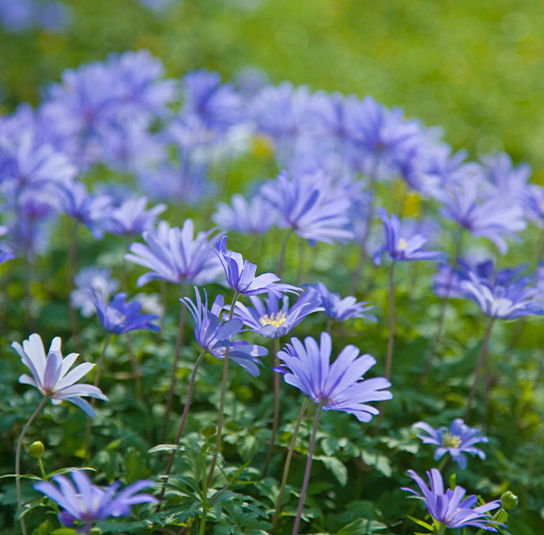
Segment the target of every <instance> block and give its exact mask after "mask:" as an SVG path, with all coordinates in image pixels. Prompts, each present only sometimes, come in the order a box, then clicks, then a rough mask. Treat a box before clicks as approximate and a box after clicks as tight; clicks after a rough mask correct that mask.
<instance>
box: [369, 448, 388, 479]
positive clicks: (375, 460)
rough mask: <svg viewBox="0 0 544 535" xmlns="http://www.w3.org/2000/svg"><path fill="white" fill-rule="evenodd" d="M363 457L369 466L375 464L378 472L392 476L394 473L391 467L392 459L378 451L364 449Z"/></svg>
mask: <svg viewBox="0 0 544 535" xmlns="http://www.w3.org/2000/svg"><path fill="white" fill-rule="evenodd" d="M361 458H362V459H363V461H364V463H365V464H367V465H368V466H374V467H375V468H376V470H378V472H381V473H382V474H383V475H384V476H385V477H391V474H392V473H393V471H392V469H391V461H390V460H389V459H388V458H387V457H386V456H385V455H381V454H380V453H378V452H369V451H366V450H363V451H362V452H361Z"/></svg>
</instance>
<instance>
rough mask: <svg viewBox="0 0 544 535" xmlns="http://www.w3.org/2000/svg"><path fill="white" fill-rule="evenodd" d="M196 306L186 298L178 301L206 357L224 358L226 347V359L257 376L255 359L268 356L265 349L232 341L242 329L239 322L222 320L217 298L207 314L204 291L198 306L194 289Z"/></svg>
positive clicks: (219, 297) (219, 296) (258, 362)
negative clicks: (186, 310)
mask: <svg viewBox="0 0 544 535" xmlns="http://www.w3.org/2000/svg"><path fill="white" fill-rule="evenodd" d="M195 295H196V304H195V303H193V302H192V301H191V300H190V299H189V298H188V297H185V298H183V299H181V301H182V302H183V303H184V304H185V306H186V307H187V308H188V309H189V312H190V313H191V315H192V316H193V318H194V320H195V338H196V341H197V342H198V345H200V347H201V348H202V349H204V350H205V351H206V352H208V353H209V354H210V355H212V356H214V357H215V358H217V359H224V358H225V354H226V350H227V348H230V349H229V358H230V360H233V361H234V362H236V363H237V364H239V365H240V366H242V368H244V369H245V370H247V371H248V372H249V373H250V374H251V375H253V376H254V377H257V376H258V375H259V368H258V367H257V364H259V365H261V366H262V363H261V361H260V360H259V359H258V358H257V357H262V356H264V355H267V354H268V351H267V350H266V348H264V347H262V346H257V345H251V344H249V343H248V342H245V341H243V340H236V341H233V340H232V338H233V337H234V336H236V335H237V334H238V333H240V332H241V330H242V326H243V323H242V320H240V319H239V318H233V319H231V320H228V321H225V318H224V317H222V314H223V306H224V299H223V296H222V295H218V296H217V297H216V298H215V301H214V302H213V305H212V308H211V310H210V311H208V295H207V294H206V291H204V296H205V302H204V304H202V299H201V298H200V293H199V292H198V289H197V288H196V287H195Z"/></svg>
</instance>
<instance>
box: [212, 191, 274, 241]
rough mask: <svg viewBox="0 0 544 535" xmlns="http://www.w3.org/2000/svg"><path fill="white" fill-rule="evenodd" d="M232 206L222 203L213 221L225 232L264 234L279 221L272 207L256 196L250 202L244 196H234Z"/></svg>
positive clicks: (218, 206) (218, 205) (219, 204)
mask: <svg viewBox="0 0 544 535" xmlns="http://www.w3.org/2000/svg"><path fill="white" fill-rule="evenodd" d="M231 204H232V206H229V205H228V204H225V203H224V202H220V203H218V204H217V212H215V214H213V216H212V219H213V221H214V222H215V223H217V225H218V226H219V227H220V228H222V229H224V230H235V231H236V232H240V233H241V234H264V233H265V232H266V231H268V229H270V227H271V226H272V225H273V224H274V223H275V222H276V220H277V219H278V214H277V213H276V212H275V211H274V210H271V209H270V205H269V204H268V203H267V202H266V201H265V200H264V199H263V198H262V197H261V196H260V195H256V196H255V197H253V198H252V199H251V200H250V201H249V202H248V201H246V199H245V198H244V197H243V196H242V195H233V196H232V199H231Z"/></svg>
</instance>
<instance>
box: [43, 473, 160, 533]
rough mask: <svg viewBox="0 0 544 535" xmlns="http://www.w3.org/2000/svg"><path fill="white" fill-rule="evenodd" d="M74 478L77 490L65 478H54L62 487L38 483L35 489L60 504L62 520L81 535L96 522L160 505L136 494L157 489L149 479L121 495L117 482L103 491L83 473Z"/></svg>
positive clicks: (44, 482) (58, 476)
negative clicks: (137, 507)
mask: <svg viewBox="0 0 544 535" xmlns="http://www.w3.org/2000/svg"><path fill="white" fill-rule="evenodd" d="M71 476H72V480H73V481H74V483H75V484H76V486H75V487H74V485H73V484H72V482H71V481H70V480H69V479H68V478H67V477H66V476H63V475H56V476H53V481H54V482H55V483H56V484H57V485H58V487H57V485H55V484H54V483H50V482H47V481H40V482H39V483H35V484H34V485H33V487H34V489H35V490H37V491H38V492H41V493H43V494H45V495H46V496H47V497H48V498H50V499H51V500H53V501H54V502H55V503H56V504H58V505H59V506H60V507H61V509H62V511H61V513H60V514H59V520H60V521H61V522H62V523H63V524H64V525H65V526H67V527H72V526H74V527H77V528H79V529H78V532H82V533H89V531H90V529H91V528H92V527H93V524H94V523H95V522H97V521H98V520H105V519H106V518H109V517H110V516H114V517H118V516H128V515H130V508H131V506H132V505H135V504H138V503H154V502H156V501H157V499H156V498H155V497H154V496H151V495H149V494H136V493H137V492H140V491H141V490H143V489H147V488H149V487H154V486H155V483H154V482H153V481H150V480H148V479H142V480H140V481H136V483H132V485H129V486H128V487H126V488H125V489H124V490H122V491H121V492H117V491H118V489H119V487H120V486H121V484H120V483H119V482H117V481H116V482H115V483H112V484H111V485H109V486H108V487H107V488H105V489H103V488H100V487H97V486H96V485H93V484H92V483H91V480H90V479H89V477H88V476H87V474H86V473H85V472H84V471H83V470H74V471H73V472H72V473H71Z"/></svg>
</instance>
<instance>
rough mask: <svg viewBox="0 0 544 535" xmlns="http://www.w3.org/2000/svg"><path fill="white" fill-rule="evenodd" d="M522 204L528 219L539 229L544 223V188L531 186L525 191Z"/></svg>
mask: <svg viewBox="0 0 544 535" xmlns="http://www.w3.org/2000/svg"><path fill="white" fill-rule="evenodd" d="M522 203H523V206H524V208H525V210H526V215H527V218H528V219H531V220H532V221H534V222H535V223H536V224H537V225H538V226H539V227H542V224H543V223H544V187H542V186H537V185H536V184H530V185H529V186H527V187H526V188H525V189H524V191H523V196H522Z"/></svg>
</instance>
